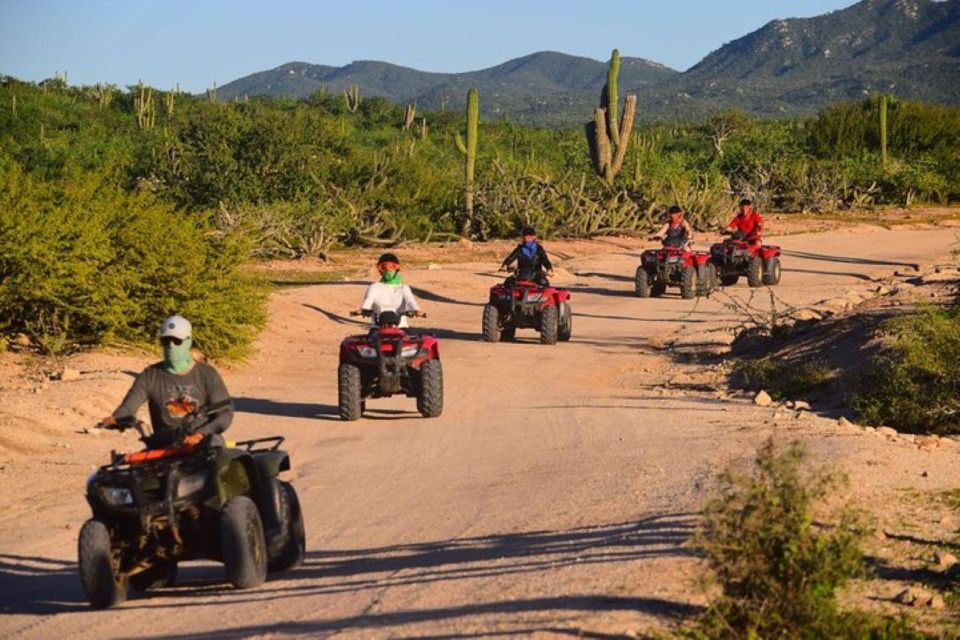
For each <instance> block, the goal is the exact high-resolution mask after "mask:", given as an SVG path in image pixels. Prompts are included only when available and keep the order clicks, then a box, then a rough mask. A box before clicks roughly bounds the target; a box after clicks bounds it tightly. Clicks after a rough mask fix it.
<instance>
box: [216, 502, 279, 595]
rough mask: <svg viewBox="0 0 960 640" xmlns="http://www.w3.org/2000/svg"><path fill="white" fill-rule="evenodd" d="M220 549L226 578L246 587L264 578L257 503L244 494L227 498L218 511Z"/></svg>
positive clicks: (264, 547) (264, 554)
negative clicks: (224, 504)
mask: <svg viewBox="0 0 960 640" xmlns="http://www.w3.org/2000/svg"><path fill="white" fill-rule="evenodd" d="M220 549H221V551H222V553H223V565H224V567H225V568H226V570H227V579H228V580H229V581H230V584H232V585H233V586H234V587H236V588H237V589H249V588H251V587H256V586H257V585H260V584H263V581H264V580H266V579H267V544H266V541H265V540H264V535H263V522H262V521H261V520H260V512H259V511H257V505H255V504H254V503H253V500H251V499H250V498H248V497H247V496H234V497H232V498H230V500H229V501H228V502H227V504H226V506H225V507H224V508H223V513H221V514H220Z"/></svg>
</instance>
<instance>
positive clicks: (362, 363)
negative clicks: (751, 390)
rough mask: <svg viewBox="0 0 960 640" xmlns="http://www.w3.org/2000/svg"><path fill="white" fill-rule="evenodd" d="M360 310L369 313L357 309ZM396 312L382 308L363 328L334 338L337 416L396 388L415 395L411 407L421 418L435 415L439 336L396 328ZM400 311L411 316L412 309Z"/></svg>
mask: <svg viewBox="0 0 960 640" xmlns="http://www.w3.org/2000/svg"><path fill="white" fill-rule="evenodd" d="M362 315H364V316H368V317H369V316H372V315H373V313H372V312H370V311H363V312H362ZM400 315H401V314H397V313H396V312H394V311H382V312H381V313H380V314H379V315H378V316H377V317H376V318H375V319H374V321H375V324H376V327H375V328H373V329H371V330H370V332H369V333H367V334H365V335H357V336H350V337H348V338H344V340H343V342H341V343H340V367H339V368H338V369H337V385H338V388H339V411H340V417H341V418H343V419H344V420H358V419H359V418H360V416H361V415H363V412H364V410H365V409H366V401H367V398H389V397H390V396H393V395H395V394H400V393H403V394H405V395H406V396H407V397H409V398H416V399H417V410H418V411H419V412H420V415H422V416H423V417H424V418H436V417H437V416H439V415H440V414H441V413H442V412H443V367H442V365H441V364H440V341H439V340H437V339H436V338H435V337H434V336H431V335H413V334H409V333H407V332H406V331H404V330H403V329H401V328H399V327H398V325H399V324H400ZM402 315H406V316H412V315H414V312H412V311H408V312H404V313H403V314H402Z"/></svg>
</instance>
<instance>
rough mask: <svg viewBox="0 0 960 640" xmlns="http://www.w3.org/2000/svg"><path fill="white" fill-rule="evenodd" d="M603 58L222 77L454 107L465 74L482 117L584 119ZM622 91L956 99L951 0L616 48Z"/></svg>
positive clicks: (729, 100)
mask: <svg viewBox="0 0 960 640" xmlns="http://www.w3.org/2000/svg"><path fill="white" fill-rule="evenodd" d="M605 78H606V62H605V61H602V62H601V61H598V60H592V59H590V58H583V57H577V56H571V55H567V54H563V53H557V52H552V51H544V52H539V53H533V54H531V55H528V56H524V57H522V58H517V59H515V60H510V61H508V62H505V63H503V64H501V65H497V66H495V67H491V68H489V69H482V70H480V71H471V72H466V73H429V72H424V71H417V70H415V69H410V68H407V67H401V66H397V65H394V64H389V63H386V62H375V61H357V62H352V63H350V64H348V65H346V66H344V67H330V66H324V65H313V64H308V63H304V62H291V63H288V64H284V65H282V66H280V67H277V68H276V69H271V70H269V71H262V72H260V73H255V74H252V75H249V76H245V77H243V78H240V79H238V80H234V81H233V82H230V83H228V84H226V85H224V86H223V87H221V88H220V89H219V95H220V96H221V97H222V98H225V99H233V98H237V97H242V96H244V95H249V96H255V95H270V96H287V97H294V98H302V97H306V96H309V95H310V94H312V93H313V92H314V91H317V90H318V89H326V90H328V91H331V92H334V93H339V92H341V91H343V89H345V88H346V87H347V86H349V85H351V84H357V85H359V87H360V92H361V95H366V96H382V97H384V98H387V99H389V100H393V101H395V102H399V103H411V102H417V103H418V104H419V105H420V106H421V107H423V108H426V109H439V108H444V107H449V108H460V107H461V103H462V102H463V100H464V95H465V94H466V91H467V89H468V88H469V87H471V86H476V87H477V88H478V89H479V90H480V96H481V100H480V102H481V110H482V112H483V114H484V116H485V117H494V118H496V117H499V116H506V117H509V118H510V119H512V120H514V121H517V122H524V123H529V124H535V125H541V126H572V125H578V124H580V123H582V122H583V121H584V120H585V119H586V118H587V117H589V114H590V112H591V109H592V107H593V106H594V105H596V104H597V100H598V95H599V91H600V89H601V87H602V86H603V83H604V80H605ZM620 86H621V93H622V94H624V93H626V92H628V91H629V92H632V93H636V94H637V95H638V101H639V110H638V117H640V118H641V119H647V120H650V119H662V118H671V119H672V118H677V117H688V116H699V115H703V114H706V113H710V112H715V111H718V110H721V109H729V108H740V109H743V110H745V111H747V112H749V113H753V114H757V115H764V116H777V115H797V114H803V113H810V112H812V111H815V110H817V109H819V108H821V107H823V106H824V105H826V104H829V103H831V102H835V101H837V100H841V99H859V98H862V97H863V96H865V95H869V94H871V93H875V92H878V91H885V92H890V93H895V94H896V95H898V96H900V97H903V98H909V99H920V100H927V101H931V102H942V103H950V104H957V103H960V0H946V1H942V2H937V1H934V0H863V1H862V2H859V3H857V4H855V5H852V6H850V7H847V8H846V9H842V10H839V11H834V12H831V13H828V14H825V15H821V16H816V17H813V18H791V19H785V20H774V21H772V22H770V23H768V24H766V25H764V26H763V27H761V28H760V29H758V30H756V31H754V32H752V33H749V34H747V35H745V36H743V37H742V38H739V39H737V40H734V41H733V42H729V43H727V44H725V45H723V46H722V47H720V48H719V49H717V50H716V51H713V52H712V53H710V54H708V55H707V56H706V57H705V58H704V59H703V60H701V61H700V62H699V63H698V64H696V65H695V66H693V67H691V68H690V69H689V70H687V71H686V72H683V73H680V72H678V71H676V70H674V69H670V68H668V67H665V66H663V65H661V64H658V63H656V62H652V61H649V60H644V59H642V58H629V57H625V58H623V59H622V65H621V72H620Z"/></svg>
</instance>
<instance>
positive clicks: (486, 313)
mask: <svg viewBox="0 0 960 640" xmlns="http://www.w3.org/2000/svg"><path fill="white" fill-rule="evenodd" d="M483 339H484V341H485V342H499V341H500V310H499V309H497V307H496V306H495V305H492V304H485V305H483Z"/></svg>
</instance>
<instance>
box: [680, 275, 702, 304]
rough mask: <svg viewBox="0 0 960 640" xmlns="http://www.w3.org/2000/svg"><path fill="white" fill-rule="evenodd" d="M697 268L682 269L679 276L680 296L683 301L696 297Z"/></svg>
mask: <svg viewBox="0 0 960 640" xmlns="http://www.w3.org/2000/svg"><path fill="white" fill-rule="evenodd" d="M697 290H698V286H697V268H696V267H684V268H683V272H682V273H681V274H680V296H681V297H682V298H683V299H684V300H690V299H692V298H696V297H697Z"/></svg>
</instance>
